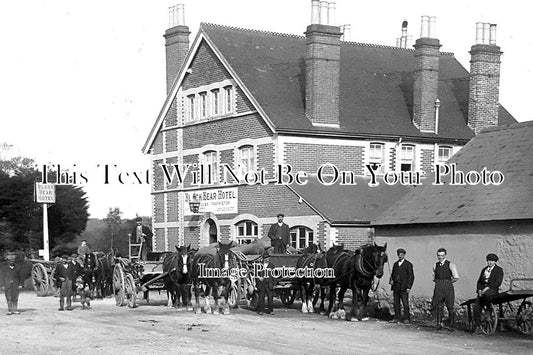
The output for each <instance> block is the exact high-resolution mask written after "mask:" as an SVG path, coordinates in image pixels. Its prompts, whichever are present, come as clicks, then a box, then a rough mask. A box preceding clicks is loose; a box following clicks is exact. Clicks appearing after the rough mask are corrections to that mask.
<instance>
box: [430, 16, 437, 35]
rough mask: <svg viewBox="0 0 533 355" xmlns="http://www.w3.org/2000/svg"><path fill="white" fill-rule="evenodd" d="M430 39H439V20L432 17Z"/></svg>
mask: <svg viewBox="0 0 533 355" xmlns="http://www.w3.org/2000/svg"><path fill="white" fill-rule="evenodd" d="M428 37H429V38H437V18H436V17H435V16H431V17H430V18H429V33H428Z"/></svg>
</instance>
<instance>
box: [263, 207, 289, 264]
mask: <svg viewBox="0 0 533 355" xmlns="http://www.w3.org/2000/svg"><path fill="white" fill-rule="evenodd" d="M277 217H278V223H275V224H273V225H272V226H271V227H270V230H269V231H268V237H269V238H270V241H271V244H272V246H273V247H274V254H287V248H288V247H289V242H290V232H289V226H288V225H287V224H285V223H283V218H284V217H285V215H284V214H283V213H278V215H277Z"/></svg>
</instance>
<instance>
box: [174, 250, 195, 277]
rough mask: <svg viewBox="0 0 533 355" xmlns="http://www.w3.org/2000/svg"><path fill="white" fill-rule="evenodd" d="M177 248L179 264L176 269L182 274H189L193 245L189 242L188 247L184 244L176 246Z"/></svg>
mask: <svg viewBox="0 0 533 355" xmlns="http://www.w3.org/2000/svg"><path fill="white" fill-rule="evenodd" d="M176 250H177V251H178V265H177V267H176V270H178V271H179V272H181V273H182V274H187V273H188V272H189V270H191V266H192V256H191V245H190V244H189V246H187V247H186V246H184V245H183V246H181V247H179V248H178V247H176Z"/></svg>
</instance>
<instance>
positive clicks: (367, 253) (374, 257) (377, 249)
mask: <svg viewBox="0 0 533 355" xmlns="http://www.w3.org/2000/svg"><path fill="white" fill-rule="evenodd" d="M362 252H363V258H364V259H365V262H366V263H368V264H370V265H372V266H373V268H374V270H375V273H376V276H377V277H378V278H381V277H382V276H383V266H384V265H385V263H386V262H387V261H388V260H389V259H388V256H387V243H385V245H383V246H379V245H377V244H376V243H374V244H373V245H372V244H371V245H368V246H367V247H366V248H365V247H363V251H362Z"/></svg>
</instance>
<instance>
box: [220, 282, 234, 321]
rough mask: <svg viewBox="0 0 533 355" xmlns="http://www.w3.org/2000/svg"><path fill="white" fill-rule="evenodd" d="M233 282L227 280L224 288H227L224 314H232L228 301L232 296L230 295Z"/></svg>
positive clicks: (223, 308)
mask: <svg viewBox="0 0 533 355" xmlns="http://www.w3.org/2000/svg"><path fill="white" fill-rule="evenodd" d="M231 286H232V285H231V281H230V280H226V286H225V287H224V288H225V290H224V291H225V292H224V307H222V314H229V313H230V307H229V301H228V298H229V296H230V293H231V290H232V288H231Z"/></svg>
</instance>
